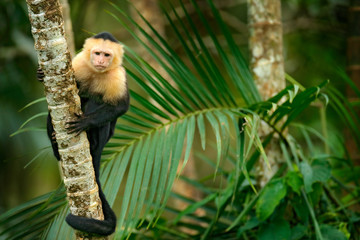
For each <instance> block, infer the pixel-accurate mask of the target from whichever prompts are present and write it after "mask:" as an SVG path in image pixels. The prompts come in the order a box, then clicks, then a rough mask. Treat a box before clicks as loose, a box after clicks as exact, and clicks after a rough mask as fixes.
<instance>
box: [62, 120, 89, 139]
mask: <svg viewBox="0 0 360 240" xmlns="http://www.w3.org/2000/svg"><path fill="white" fill-rule="evenodd" d="M66 130H67V132H68V133H69V134H73V133H75V134H76V135H79V134H80V133H81V132H82V131H85V130H86V124H85V123H84V121H83V120H82V119H78V120H74V121H69V122H67V124H66Z"/></svg>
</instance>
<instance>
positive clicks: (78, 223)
mask: <svg viewBox="0 0 360 240" xmlns="http://www.w3.org/2000/svg"><path fill="white" fill-rule="evenodd" d="M123 54H124V50H123V46H122V45H121V44H120V43H119V42H118V41H117V40H116V39H115V38H114V37H113V36H112V35H111V34H110V33H107V32H103V33H99V34H97V35H95V36H94V37H91V38H88V39H86V41H85V44H84V46H83V50H82V51H81V52H80V53H79V54H77V55H76V56H75V58H74V59H73V61H72V66H73V69H74V72H75V78H76V82H77V85H78V88H79V96H80V98H81V109H82V111H83V115H81V116H78V119H77V120H75V121H71V122H68V127H67V130H68V131H69V133H80V132H82V131H86V133H87V137H88V139H89V142H90V153H91V156H92V161H93V166H94V170H95V177H96V182H97V184H98V186H99V196H100V199H101V202H102V208H103V212H104V220H96V219H93V218H86V217H79V216H75V215H73V214H69V215H68V216H67V217H66V222H67V223H68V224H69V225H70V226H72V227H73V228H75V229H77V230H80V231H83V232H88V233H92V234H98V235H102V236H107V235H110V234H112V233H113V232H114V231H115V228H116V216H115V213H114V212H113V211H112V209H111V207H110V206H109V204H108V202H107V200H106V199H105V196H104V193H103V191H102V189H101V185H100V181H99V169H100V159H101V153H102V150H103V148H104V146H105V144H106V143H107V142H108V141H109V139H110V138H111V137H112V135H113V134H114V129H115V124H116V120H117V118H118V117H120V116H121V115H123V114H124V113H125V112H126V111H127V110H128V108H129V93H128V87H127V81H126V75H125V69H124V68H123V67H122V58H123ZM43 77H44V74H43V72H42V71H41V69H39V70H38V79H39V81H42V80H43ZM47 132H48V136H49V138H50V140H51V145H52V148H53V152H54V155H55V157H56V158H57V159H58V160H60V156H59V151H58V145H57V143H56V140H55V137H54V136H55V134H54V129H53V125H52V123H51V117H50V114H49V115H48V121H47Z"/></svg>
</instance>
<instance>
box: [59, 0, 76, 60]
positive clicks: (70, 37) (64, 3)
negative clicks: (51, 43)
mask: <svg viewBox="0 0 360 240" xmlns="http://www.w3.org/2000/svg"><path fill="white" fill-rule="evenodd" d="M60 4H61V9H62V12H63V17H64V23H65V24H64V26H65V36H66V40H67V45H68V49H69V52H70V55H71V57H72V58H73V57H74V56H75V42H74V32H73V29H72V21H71V17H70V6H69V2H68V0H60Z"/></svg>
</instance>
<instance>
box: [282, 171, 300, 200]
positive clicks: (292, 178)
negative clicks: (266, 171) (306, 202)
mask: <svg viewBox="0 0 360 240" xmlns="http://www.w3.org/2000/svg"><path fill="white" fill-rule="evenodd" d="M285 179H286V183H287V185H288V186H290V187H291V189H292V190H293V191H294V192H296V193H297V194H299V195H300V190H301V187H302V186H303V180H302V178H301V176H300V174H299V173H298V172H295V171H289V172H288V173H287V174H286V177H285Z"/></svg>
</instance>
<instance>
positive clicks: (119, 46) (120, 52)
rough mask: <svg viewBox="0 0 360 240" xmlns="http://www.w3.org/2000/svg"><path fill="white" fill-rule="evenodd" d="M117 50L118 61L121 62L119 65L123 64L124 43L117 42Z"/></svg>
mask: <svg viewBox="0 0 360 240" xmlns="http://www.w3.org/2000/svg"><path fill="white" fill-rule="evenodd" d="M116 45H117V46H116V50H115V57H116V58H117V61H118V62H119V65H122V61H123V60H122V59H123V56H124V52H125V51H124V45H122V44H120V43H117V44H116Z"/></svg>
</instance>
